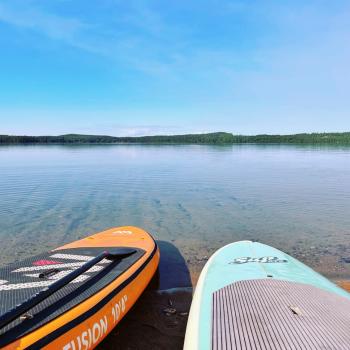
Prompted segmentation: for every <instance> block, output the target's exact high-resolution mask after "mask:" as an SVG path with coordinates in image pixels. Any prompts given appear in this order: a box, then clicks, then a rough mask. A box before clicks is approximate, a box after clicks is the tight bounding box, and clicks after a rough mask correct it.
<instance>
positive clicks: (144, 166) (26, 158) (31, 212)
mask: <svg viewBox="0 0 350 350" xmlns="http://www.w3.org/2000/svg"><path fill="white" fill-rule="evenodd" d="M349 209H350V148H345V147H310V146H309V147H302V146H281V145H266V146H261V145H234V146H202V145H173V146H171V145H169V146H168V145H161V146H154V145H93V146H90V145H89V146H65V145H64V146H60V145H49V146H1V147H0V239H1V262H2V263H7V262H11V261H14V260H15V259H17V258H18V257H25V256H28V255H32V254H36V253H38V252H40V251H43V250H47V249H48V248H55V247H57V246H59V245H61V244H63V243H65V242H68V241H72V240H75V239H77V238H79V237H83V236H85V235H89V234H92V233H94V232H97V231H100V230H103V229H106V228H108V227H111V226H121V225H135V226H140V227H143V228H145V229H146V230H148V231H149V232H151V233H152V234H153V235H154V237H155V238H156V239H161V240H166V241H171V242H172V243H173V244H174V245H175V246H177V247H178V248H179V250H180V252H181V253H182V254H183V256H184V257H185V259H186V260H187V262H188V264H189V266H190V269H191V271H192V273H193V274H197V273H198V271H199V270H200V268H201V267H202V265H203V264H204V263H205V261H206V259H207V257H208V256H209V255H210V254H212V252H213V251H214V250H215V249H217V248H218V247H220V246H222V245H224V244H226V243H229V242H232V241H236V240H241V239H254V240H259V241H261V242H263V243H267V244H270V245H273V246H275V247H277V248H280V249H283V250H284V251H286V252H288V253H290V254H293V255H294V256H296V257H297V258H299V259H301V260H303V261H305V262H306V263H308V264H310V265H311V266H313V267H314V268H316V269H317V270H319V271H320V272H322V273H324V274H326V275H328V276H329V277H333V278H346V277H349V276H350V268H349V265H350V264H347V263H346V262H345V261H344V259H345V260H346V258H350V210H349ZM342 259H343V260H342Z"/></svg>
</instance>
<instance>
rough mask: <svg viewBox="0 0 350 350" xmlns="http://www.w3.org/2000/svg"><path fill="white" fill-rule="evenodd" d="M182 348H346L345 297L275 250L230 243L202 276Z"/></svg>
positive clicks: (348, 319) (349, 336) (349, 345)
mask: <svg viewBox="0 0 350 350" xmlns="http://www.w3.org/2000/svg"><path fill="white" fill-rule="evenodd" d="M184 349H185V350H209V349H211V350H219V349H220V350H222V349H223V350H228V349H237V350H243V349H244V350H258V349H259V350H263V349H274V350H282V349H308V350H320V349H327V350H330V349H334V350H348V349H350V294H349V293H347V292H346V291H345V290H343V289H341V288H339V287H337V286H336V285H335V284H333V283H331V282H330V281H329V280H327V279H326V278H324V277H323V276H321V275H320V274H318V273H316V272H315V271H313V270H312V269H310V268H309V267H307V266H306V265H304V264H302V263H301V262H300V261H298V260H296V259H294V258H292V257H291V256H289V255H287V254H285V253H283V252H281V251H279V250H277V249H274V248H272V247H269V246H267V245H264V244H260V243H256V242H250V241H242V242H236V243H232V244H229V245H227V246H225V247H223V248H221V249H220V250H218V251H217V252H216V253H215V254H214V255H213V256H212V257H211V258H210V259H209V260H208V262H207V264H206V265H205V267H204V269H203V271H202V273H201V275H200V278H199V281H198V284H197V287H196V291H195V294H194V298H193V302H192V306H191V310H190V315H189V320H188V324H187V330H186V337H185V345H184Z"/></svg>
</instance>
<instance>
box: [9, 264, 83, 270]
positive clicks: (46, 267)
mask: <svg viewBox="0 0 350 350" xmlns="http://www.w3.org/2000/svg"><path fill="white" fill-rule="evenodd" d="M84 264H85V262H75V263H69V264H54V265H41V266H27V267H20V268H19V269H17V270H14V271H12V272H27V271H41V270H50V269H63V268H66V267H67V268H69V267H80V266H82V265H84Z"/></svg>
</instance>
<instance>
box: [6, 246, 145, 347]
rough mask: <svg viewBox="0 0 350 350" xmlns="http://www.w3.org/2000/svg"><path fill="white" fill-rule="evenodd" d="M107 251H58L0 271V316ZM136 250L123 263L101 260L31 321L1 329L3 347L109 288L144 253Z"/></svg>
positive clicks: (36, 309)
mask: <svg viewBox="0 0 350 350" xmlns="http://www.w3.org/2000/svg"><path fill="white" fill-rule="evenodd" d="M108 249H109V248H108V247H105V248H103V247H101V248H76V249H63V250H56V251H51V252H47V253H45V254H41V255H37V256H34V257H31V258H29V259H26V260H24V261H21V262H19V263H15V264H11V265H8V266H6V267H4V268H2V269H0V315H2V314H4V313H6V312H7V311H8V310H10V309H12V308H13V307H15V306H16V305H18V304H20V303H22V302H24V301H25V300H27V299H28V298H29V297H30V296H32V295H33V294H35V293H37V292H39V291H40V290H42V289H44V288H45V287H47V286H49V285H50V284H52V283H53V282H55V281H56V280H57V279H59V278H62V277H63V276H65V275H66V274H68V273H70V272H71V271H72V270H74V269H76V268H78V267H80V266H82V265H83V264H84V263H86V262H87V261H89V260H90V259H92V258H94V257H96V256H97V255H99V254H100V253H102V252H103V251H105V250H108ZM135 251H136V253H135V254H133V255H131V256H129V257H126V258H124V259H122V260H115V261H111V260H107V259H104V260H102V261H101V262H99V263H98V264H96V265H95V266H93V267H92V268H91V269H90V270H88V271H86V272H85V273H84V274H83V275H80V276H79V277H78V278H76V279H75V280H73V281H72V282H71V283H69V284H68V285H67V286H65V287H63V288H62V289H60V290H59V291H57V292H56V293H54V294H53V295H52V296H50V297H49V298H47V299H46V300H45V301H43V302H41V303H40V304H38V305H37V306H36V307H34V308H33V309H31V310H30V312H29V313H30V315H32V316H34V317H33V318H32V319H27V320H24V321H20V320H19V319H17V320H16V321H14V322H12V323H11V324H9V325H8V326H6V327H4V328H2V329H0V347H1V346H2V345H3V344H5V343H6V342H7V341H8V339H12V340H13V339H14V337H15V338H18V337H20V336H21V335H23V334H25V333H27V332H28V331H30V330H32V329H34V328H37V327H38V326H40V325H42V324H44V323H47V322H48V321H50V320H51V319H53V318H55V317H57V316H58V315H60V314H62V313H63V312H65V311H67V310H68V309H70V308H72V307H74V306H75V305H77V304H78V303H81V302H82V301H83V300H85V299H87V298H89V297H90V296H91V295H93V294H95V293H96V292H97V291H99V290H100V289H102V288H103V287H105V286H106V285H108V284H109V283H110V282H111V281H113V280H114V279H115V278H117V277H118V276H119V275H120V274H122V273H123V272H124V271H126V270H127V269H129V268H130V266H131V265H133V264H134V263H135V262H136V261H137V260H138V259H140V257H141V256H142V255H143V254H144V253H145V251H144V250H142V249H136V248H135ZM53 269H56V273H55V274H53V275H51V276H50V275H49V276H47V277H44V278H40V277H39V274H40V273H43V272H45V271H49V270H53Z"/></svg>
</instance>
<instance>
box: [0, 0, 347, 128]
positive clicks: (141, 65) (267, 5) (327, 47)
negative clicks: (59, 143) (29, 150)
mask: <svg viewBox="0 0 350 350" xmlns="http://www.w3.org/2000/svg"><path fill="white" fill-rule="evenodd" d="M349 38H350V2H349V1H348V0H334V1H328V0H327V1H326V0H325V1H321V0H319V1H316V0H315V1H313V0H303V1H302V0H284V1H281V0H264V1H263V0H256V1H254V0H251V1H248V0H246V1H243V0H242V1H235V0H221V1H214V0H197V1H194V0H176V1H161V0H159V1H152V0H149V1H141V0H140V1H134V0H128V1H119V0H98V1H96V0H89V1H86V0H75V1H69V0H50V1H49V0H0V48H1V49H0V50H1V51H0V134H32V135H39V134H53V135H56V134H63V133H71V132H74V133H89V134H109V135H144V134H165V133H166V134H176V133H186V132H209V131H218V130H223V131H224V130H225V131H230V132H233V133H240V134H256V133H295V132H303V131H306V132H310V131H345V130H350V113H349V111H350V86H349V85H350V84H349V83H350V73H349V72H350V68H349V66H350V64H349V62H350V45H349Z"/></svg>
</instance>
